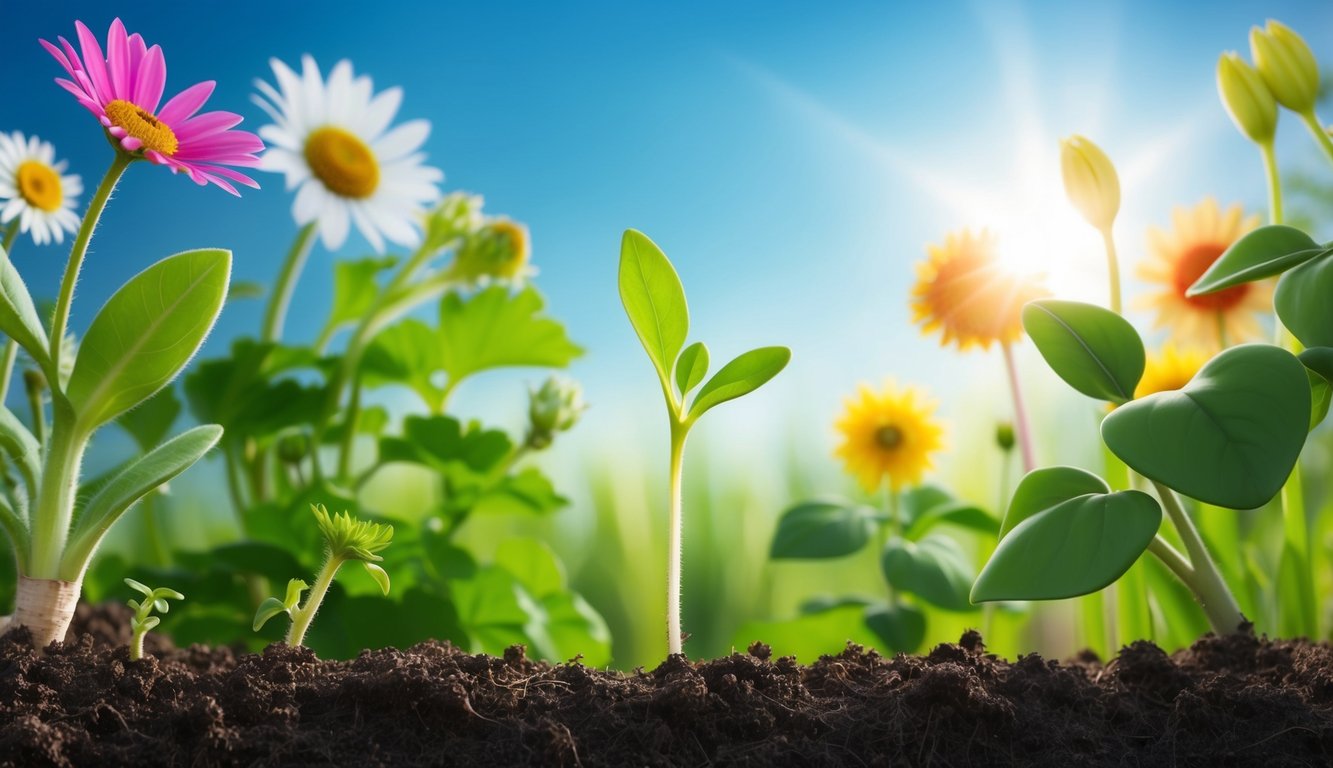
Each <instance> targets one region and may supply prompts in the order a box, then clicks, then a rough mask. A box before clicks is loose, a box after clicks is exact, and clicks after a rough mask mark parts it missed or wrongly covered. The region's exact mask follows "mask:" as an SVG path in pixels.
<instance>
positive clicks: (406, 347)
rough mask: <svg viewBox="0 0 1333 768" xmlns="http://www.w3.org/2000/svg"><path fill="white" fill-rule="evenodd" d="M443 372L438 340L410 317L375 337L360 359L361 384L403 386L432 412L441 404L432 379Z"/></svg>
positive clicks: (442, 396)
mask: <svg viewBox="0 0 1333 768" xmlns="http://www.w3.org/2000/svg"><path fill="white" fill-rule="evenodd" d="M443 369H444V356H443V355H442V354H441V345H440V339H439V337H438V336H437V335H436V333H435V331H434V330H432V329H431V327H430V326H428V325H426V324H425V323H423V322H421V321H420V320H416V319H413V318H408V319H406V320H403V321H401V322H399V323H395V324H394V325H391V326H389V327H388V328H386V329H384V330H383V331H382V332H380V333H379V334H378V335H376V336H375V339H374V341H372V342H371V343H370V346H369V347H367V348H366V352H365V354H364V356H363V357H362V358H361V377H362V383H364V384H365V385H366V386H367V387H370V388H374V387H382V386H385V385H389V384H404V385H406V386H408V387H410V388H411V389H412V391H413V392H416V393H417V395H418V396H420V397H421V399H422V400H423V401H425V403H426V405H428V406H429V407H430V409H431V410H432V411H439V410H440V408H441V407H443V404H444V403H443V401H444V393H443V391H442V390H441V389H440V387H437V386H436V385H435V383H434V382H433V380H432V378H433V377H434V375H435V373H436V372H437V371H440V370H443Z"/></svg>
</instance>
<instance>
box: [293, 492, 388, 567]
mask: <svg viewBox="0 0 1333 768" xmlns="http://www.w3.org/2000/svg"><path fill="white" fill-rule="evenodd" d="M310 511H311V512H313V513H314V515H315V524H316V525H318V526H319V530H320V533H322V534H324V542H325V543H326V544H327V545H328V548H329V556H330V557H332V558H334V559H337V560H361V561H364V562H378V561H380V560H383V559H384V558H382V557H380V556H379V555H378V554H376V553H377V552H379V551H381V550H383V549H384V548H385V547H387V546H389V542H390V541H392V540H393V526H392V525H383V524H381V523H370V522H366V521H364V520H356V519H354V518H353V517H352V516H351V515H349V514H347V513H346V512H339V513H338V514H336V515H330V514H329V511H328V510H327V509H325V508H324V505H323V504H311V505H310Z"/></svg>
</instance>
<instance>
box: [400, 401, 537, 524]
mask: <svg viewBox="0 0 1333 768" xmlns="http://www.w3.org/2000/svg"><path fill="white" fill-rule="evenodd" d="M513 447H514V446H513V443H512V442H511V441H510V439H509V436H508V435H507V434H505V433H504V432H501V431H500V430H496V429H484V428H483V427H482V426H481V425H480V424H477V423H476V422H473V423H470V424H468V425H467V427H466V428H464V427H463V425H462V424H461V423H459V421H458V420H457V419H455V418H452V417H449V416H429V417H423V416H409V417H407V418H406V419H404V420H403V430H402V437H383V438H380V461H381V462H383V463H386V464H388V463H391V462H408V463H413V464H420V465H422V466H425V467H427V468H429V469H432V470H434V471H436V472H439V473H440V474H441V475H442V476H444V477H445V478H446V479H447V480H448V482H449V483H450V485H451V489H452V491H453V493H454V495H455V497H456V498H454V499H450V500H449V501H450V503H454V502H456V501H458V500H459V498H462V497H464V496H465V494H467V493H468V492H471V493H472V494H474V495H476V494H480V493H481V492H483V491H486V490H489V489H490V488H491V486H492V485H493V484H494V483H496V482H498V480H499V475H500V474H501V473H502V472H503V469H504V467H503V462H504V461H505V460H506V459H508V458H509V456H510V455H511V453H512V452H513ZM475 501H476V499H475V498H473V499H472V500H471V502H472V503H475ZM469 506H470V505H469Z"/></svg>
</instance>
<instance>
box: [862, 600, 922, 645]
mask: <svg viewBox="0 0 1333 768" xmlns="http://www.w3.org/2000/svg"><path fill="white" fill-rule="evenodd" d="M865 622H866V626H867V627H869V628H870V631H871V632H874V633H875V636H876V637H878V638H879V639H880V640H882V641H883V642H884V645H885V646H887V647H888V649H889V650H890V651H895V652H897V653H912V652H913V651H915V650H916V649H918V648H920V647H921V643H922V642H923V641H924V640H925V639H926V614H925V613H924V612H922V610H921V609H920V608H917V607H916V606H915V605H908V604H907V603H898V604H897V605H875V606H871V607H869V608H866V616H865Z"/></svg>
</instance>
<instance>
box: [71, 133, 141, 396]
mask: <svg viewBox="0 0 1333 768" xmlns="http://www.w3.org/2000/svg"><path fill="white" fill-rule="evenodd" d="M132 162H134V158H133V157H132V156H130V155H128V154H126V153H124V152H121V151H120V150H116V155H115V158H114V159H112V161H111V167H110V168H108V169H107V171H106V175H105V176H103V177H102V183H101V184H98V185H97V191H96V192H95V193H93V198H92V200H90V201H88V210H87V211H86V212H84V214H83V221H82V222H81V223H80V224H79V232H78V234H77V235H75V237H74V245H73V247H72V248H71V249H70V252H69V262H68V263H67V264H66V265H65V276H64V277H63V278H61V280H60V293H59V295H57V296H56V310H55V314H54V315H53V316H52V318H51V339H50V350H51V352H50V357H51V370H53V371H59V370H60V353H61V348H62V346H63V345H64V341H65V326H66V325H67V324H68V323H69V305H70V303H71V302H73V300H74V285H75V283H77V282H78V281H79V269H80V268H82V266H83V257H84V256H85V255H87V253H88V243H89V242H90V241H91V240H92V238H93V230H94V229H96V228H97V221H98V219H100V218H102V211H103V209H105V208H106V203H107V200H109V199H111V192H112V190H114V189H115V188H116V183H117V182H118V181H120V177H121V175H123V174H124V173H125V169H126V168H128V167H129V165H130V163H132ZM51 387H52V389H59V388H60V382H55V381H53V382H51Z"/></svg>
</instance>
